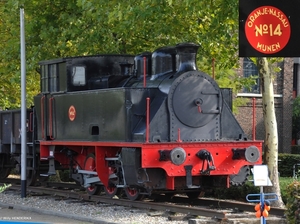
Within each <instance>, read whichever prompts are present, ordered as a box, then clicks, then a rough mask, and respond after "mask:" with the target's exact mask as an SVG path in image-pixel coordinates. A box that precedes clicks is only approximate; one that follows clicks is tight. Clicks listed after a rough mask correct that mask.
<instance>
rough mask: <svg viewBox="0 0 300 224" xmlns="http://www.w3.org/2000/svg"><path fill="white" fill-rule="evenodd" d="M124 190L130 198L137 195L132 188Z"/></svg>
mask: <svg viewBox="0 0 300 224" xmlns="http://www.w3.org/2000/svg"><path fill="white" fill-rule="evenodd" d="M126 190H127V192H128V194H129V195H130V196H135V195H136V194H137V193H138V191H137V190H136V189H134V188H129V187H128V188H127V189H126Z"/></svg>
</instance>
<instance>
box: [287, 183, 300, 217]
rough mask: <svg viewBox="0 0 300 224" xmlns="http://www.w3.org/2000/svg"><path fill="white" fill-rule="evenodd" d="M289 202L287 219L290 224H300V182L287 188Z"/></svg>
mask: <svg viewBox="0 0 300 224" xmlns="http://www.w3.org/2000/svg"><path fill="white" fill-rule="evenodd" d="M287 195H288V200H287V204H286V208H287V209H286V213H285V215H286V218H287V220H288V223H299V222H300V182H299V181H294V182H292V183H291V184H290V185H289V186H288V187H287Z"/></svg>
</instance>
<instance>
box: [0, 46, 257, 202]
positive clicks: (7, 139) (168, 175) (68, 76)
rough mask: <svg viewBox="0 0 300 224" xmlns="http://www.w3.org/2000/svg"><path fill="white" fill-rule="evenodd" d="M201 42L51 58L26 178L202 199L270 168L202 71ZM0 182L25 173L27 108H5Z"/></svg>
mask: <svg viewBox="0 0 300 224" xmlns="http://www.w3.org/2000/svg"><path fill="white" fill-rule="evenodd" d="M198 47H199V46H198V45H197V44H194V43H180V44H177V45H176V46H168V47H161V48H158V49H157V50H155V51H154V52H144V53H142V54H139V55H95V56H83V57H68V58H60V59H55V60H47V61H42V62H40V63H39V65H40V75H41V80H40V84H41V85H40V87H41V89H40V94H38V95H37V96H35V98H34V107H33V108H31V109H28V110H27V136H26V137H27V166H28V167H27V173H28V175H27V182H29V184H34V182H35V180H36V179H42V177H47V176H49V175H53V174H55V173H56V170H60V169H63V170H64V169H68V170H69V175H70V178H72V179H73V180H75V181H76V182H77V183H78V184H81V185H82V186H84V187H85V188H86V189H87V192H88V193H89V194H96V193H98V192H99V191H100V190H104V191H105V193H106V195H107V196H109V197H113V196H115V195H117V194H119V193H120V191H121V190H122V191H123V192H125V195H126V196H127V197H128V198H129V199H130V200H138V199H140V198H142V197H143V196H145V195H151V194H156V193H159V194H160V193H186V194H187V195H188V196H189V197H190V198H194V197H198V195H199V193H200V192H201V191H203V190H205V189H207V188H209V189H211V188H213V187H227V188H228V187H230V186H231V185H242V184H244V183H245V181H246V180H247V176H248V175H249V169H250V168H249V167H250V166H252V165H255V164H261V162H262V159H261V155H262V142H261V141H251V140H248V139H247V137H246V135H245V133H244V131H243V130H242V128H241V127H240V125H239V123H238V122H237V120H236V119H235V117H234V115H233V114H232V112H231V104H232V102H231V99H232V97H231V91H230V89H221V88H219V86H218V85H217V83H216V82H215V81H214V80H213V79H212V78H211V77H210V76H208V75H207V74H205V73H203V72H201V71H199V70H198V69H197V66H196V55H197V50H198ZM0 120H1V128H0V178H1V179H4V178H6V177H7V176H8V175H9V173H10V170H11V169H12V168H15V167H16V168H18V169H20V166H22V164H21V163H20V161H21V160H20V154H21V147H20V144H21V140H20V138H21V136H20V131H19V130H20V110H13V111H1V112H0Z"/></svg>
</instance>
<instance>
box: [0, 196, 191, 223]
mask: <svg viewBox="0 0 300 224" xmlns="http://www.w3.org/2000/svg"><path fill="white" fill-rule="evenodd" d="M0 202H1V203H7V204H13V205H19V206H20V205H21V206H26V207H29V208H38V209H42V210H47V211H53V212H57V213H59V214H66V215H68V216H70V215H76V216H80V217H87V218H89V219H91V218H92V219H93V220H99V221H103V220H104V221H106V222H108V223H122V224H152V223H153V224H159V223H161V224H163V223H169V224H186V223H188V221H187V220H185V221H169V220H168V214H167V213H163V215H158V216H152V215H150V214H153V213H151V212H150V211H147V210H140V209H133V208H128V207H123V206H113V205H109V204H95V203H90V202H83V203H82V202H78V201H74V200H65V199H60V198H52V197H49V196H31V195H27V197H26V198H21V195H16V192H12V191H5V192H2V193H1V194H0Z"/></svg>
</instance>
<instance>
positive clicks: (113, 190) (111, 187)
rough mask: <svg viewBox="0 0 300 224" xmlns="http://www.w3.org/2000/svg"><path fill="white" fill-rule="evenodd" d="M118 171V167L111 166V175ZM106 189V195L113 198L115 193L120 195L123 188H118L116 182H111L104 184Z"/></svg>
mask: <svg viewBox="0 0 300 224" xmlns="http://www.w3.org/2000/svg"><path fill="white" fill-rule="evenodd" d="M115 171H116V168H114V167H109V175H111V174H114V173H115ZM104 191H105V193H106V196H108V197H109V198H113V197H114V196H115V195H119V194H120V193H121V189H120V188H117V187H116V186H115V185H114V184H112V183H109V186H107V187H106V186H104Z"/></svg>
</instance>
